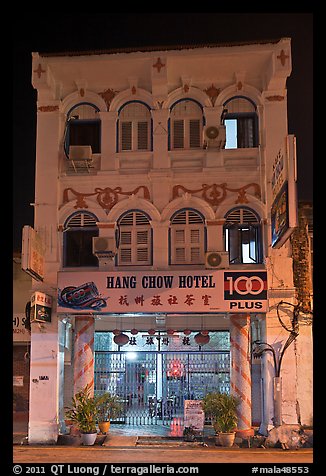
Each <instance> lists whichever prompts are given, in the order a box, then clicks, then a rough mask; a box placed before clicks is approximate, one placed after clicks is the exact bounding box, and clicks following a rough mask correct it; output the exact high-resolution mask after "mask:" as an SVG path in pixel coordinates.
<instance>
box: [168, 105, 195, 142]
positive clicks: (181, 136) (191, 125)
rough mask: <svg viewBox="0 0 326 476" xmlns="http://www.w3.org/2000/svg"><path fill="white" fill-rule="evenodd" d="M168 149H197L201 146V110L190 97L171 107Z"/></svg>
mask: <svg viewBox="0 0 326 476" xmlns="http://www.w3.org/2000/svg"><path fill="white" fill-rule="evenodd" d="M169 124H170V126H169V131H170V134H169V149H172V150H178V149H198V148H200V147H201V146H202V128H203V110H202V107H201V106H200V105H199V103H197V101H194V100H192V99H182V100H180V101H178V102H176V103H175V104H173V106H172V107H171V110H170V119H169Z"/></svg>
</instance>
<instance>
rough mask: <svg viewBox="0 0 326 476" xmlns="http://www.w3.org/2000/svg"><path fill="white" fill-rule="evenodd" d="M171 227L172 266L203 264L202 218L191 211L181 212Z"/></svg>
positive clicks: (175, 217)
mask: <svg viewBox="0 0 326 476" xmlns="http://www.w3.org/2000/svg"><path fill="white" fill-rule="evenodd" d="M171 225H172V232H173V233H172V250H171V251H172V264H200V263H203V260H204V223H203V219H202V217H201V216H200V215H199V214H198V213H196V212H194V211H193V210H182V211H180V212H179V213H178V214H177V215H175V216H174V218H173V220H172V223H171ZM194 225H196V226H194Z"/></svg>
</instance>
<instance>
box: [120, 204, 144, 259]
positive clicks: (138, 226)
mask: <svg viewBox="0 0 326 476" xmlns="http://www.w3.org/2000/svg"><path fill="white" fill-rule="evenodd" d="M119 225H120V245H119V264H120V265H123V264H130V265H137V264H139V265H145V264H150V260H151V253H150V250H151V227H150V222H149V220H148V218H147V216H146V215H144V214H143V213H141V212H130V213H127V214H126V215H125V216H124V217H123V218H122V220H121V221H120V223H119Z"/></svg>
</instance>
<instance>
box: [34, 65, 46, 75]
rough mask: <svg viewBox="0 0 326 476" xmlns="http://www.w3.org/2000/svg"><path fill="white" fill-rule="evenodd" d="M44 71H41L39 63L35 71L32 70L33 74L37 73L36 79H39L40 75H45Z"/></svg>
mask: <svg viewBox="0 0 326 476" xmlns="http://www.w3.org/2000/svg"><path fill="white" fill-rule="evenodd" d="M45 72H46V71H45V69H42V66H41V63H39V65H38V67H37V69H34V70H33V73H37V77H38V78H40V77H41V74H42V73H45Z"/></svg>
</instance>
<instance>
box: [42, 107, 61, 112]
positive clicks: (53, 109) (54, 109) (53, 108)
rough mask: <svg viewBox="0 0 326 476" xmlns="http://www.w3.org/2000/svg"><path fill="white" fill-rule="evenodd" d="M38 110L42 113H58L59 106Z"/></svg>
mask: <svg viewBox="0 0 326 476" xmlns="http://www.w3.org/2000/svg"><path fill="white" fill-rule="evenodd" d="M37 110H38V111H40V112H53V111H58V110H59V106H40V107H38V108H37Z"/></svg>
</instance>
